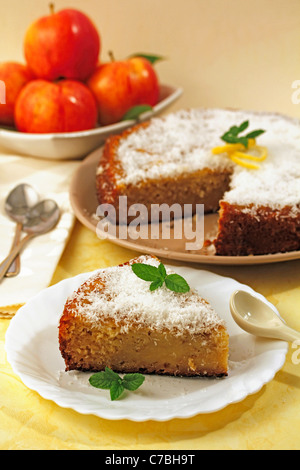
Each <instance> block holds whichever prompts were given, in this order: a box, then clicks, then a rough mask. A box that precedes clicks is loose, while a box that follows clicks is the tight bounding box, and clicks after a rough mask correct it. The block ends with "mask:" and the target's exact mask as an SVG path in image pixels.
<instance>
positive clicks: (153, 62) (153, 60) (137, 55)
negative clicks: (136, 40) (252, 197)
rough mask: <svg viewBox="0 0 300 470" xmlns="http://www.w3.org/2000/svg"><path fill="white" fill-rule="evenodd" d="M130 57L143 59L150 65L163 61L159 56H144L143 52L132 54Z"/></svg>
mask: <svg viewBox="0 0 300 470" xmlns="http://www.w3.org/2000/svg"><path fill="white" fill-rule="evenodd" d="M130 57H143V58H144V59H147V60H149V62H151V64H155V62H158V61H159V60H164V59H165V58H164V57H163V56H161V55H156V54H145V53H144V52H138V53H136V54H132V55H131V56H130Z"/></svg>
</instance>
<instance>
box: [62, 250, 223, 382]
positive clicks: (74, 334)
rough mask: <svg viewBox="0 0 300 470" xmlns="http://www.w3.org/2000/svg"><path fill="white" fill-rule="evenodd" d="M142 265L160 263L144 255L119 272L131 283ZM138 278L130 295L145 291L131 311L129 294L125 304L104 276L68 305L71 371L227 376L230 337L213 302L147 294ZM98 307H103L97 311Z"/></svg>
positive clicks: (65, 325) (66, 348) (66, 342)
mask: <svg viewBox="0 0 300 470" xmlns="http://www.w3.org/2000/svg"><path fill="white" fill-rule="evenodd" d="M141 261H143V262H146V263H154V265H155V264H156V263H157V262H158V261H157V260H156V258H154V257H150V256H143V257H139V258H137V259H135V260H132V261H131V262H129V263H126V264H125V265H121V266H120V267H118V269H119V270H124V276H126V277H127V278H128V275H129V279H128V282H129V283H130V274H131V273H130V271H131V270H128V269H127V268H128V266H130V264H132V263H134V262H141ZM125 269H126V271H125ZM116 271H117V273H118V274H119V272H118V270H115V271H114V272H116ZM122 276H123V274H122ZM122 276H121V277H122ZM133 276H135V275H134V274H133ZM135 278H136V276H135V277H132V279H134V283H135V286H133V285H130V286H129V290H132V289H135V290H137V291H138V290H139V286H142V291H141V292H140V293H139V294H138V295H135V296H133V297H134V298H133V299H132V309H131V311H129V310H128V305H130V300H129V299H128V303H127V304H126V302H125V304H124V300H123V299H124V297H125V296H124V293H122V294H121V293H120V297H121V298H120V299H116V298H115V299H113V297H114V296H115V295H118V294H116V293H115V292H113V291H111V288H109V289H107V278H106V274H105V272H104V271H103V272H101V273H100V274H99V275H98V276H96V277H95V278H94V279H92V280H91V279H90V280H88V281H87V282H86V283H84V284H83V285H82V286H81V287H80V288H79V290H78V291H77V292H76V293H75V294H74V295H73V296H72V297H71V298H70V299H69V300H68V301H67V303H66V305H65V308H64V312H63V315H62V317H61V319H60V325H59V344H60V351H61V353H62V356H63V358H64V360H65V364H66V370H81V371H100V370H103V369H104V368H105V367H106V366H107V367H110V368H111V369H113V370H115V371H117V372H142V373H156V374H167V375H179V376H225V375H227V373H228V349H229V337H228V332H227V330H226V326H225V324H224V322H223V321H222V320H221V319H220V318H219V317H218V316H217V314H216V313H215V312H214V310H213V309H212V307H211V306H210V305H209V303H208V302H206V301H205V300H204V299H202V298H201V297H200V296H199V295H198V294H197V293H194V292H192V293H189V294H175V293H171V292H167V289H166V288H165V290H162V291H161V292H157V293H155V292H152V293H151V292H150V291H149V292H146V290H145V289H146V288H147V290H149V286H148V283H146V282H145V281H143V280H140V279H138V278H136V279H135ZM114 285H115V284H114ZM97 297H98V300H95V299H97ZM100 297H101V301H99V298H100ZM143 297H144V300H143ZM91 299H93V300H94V305H92V304H91ZM137 299H140V302H141V303H140V310H139V306H138V304H137V303H135V301H136V300H137ZM95 302H96V304H97V302H99V303H98V304H97V306H95ZM168 302H170V308H171V309H172V307H175V308H176V309H177V312H176V314H174V312H172V311H168V309H167V308H166V305H167V303H168ZM110 303H111V305H110ZM122 303H123V305H124V311H123V312H122V309H120V310H119V311H118V308H119V305H122ZM105 304H106V305H105ZM101 307H102V308H103V309H104V310H105V312H104V311H101ZM160 308H162V311H161V313H160ZM151 309H152V310H151ZM91 311H92V314H91ZM198 312H201V313H198ZM185 314H186V315H187V318H184V315H185ZM164 317H165V320H164Z"/></svg>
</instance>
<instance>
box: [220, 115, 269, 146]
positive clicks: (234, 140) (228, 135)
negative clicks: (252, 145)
mask: <svg viewBox="0 0 300 470" xmlns="http://www.w3.org/2000/svg"><path fill="white" fill-rule="evenodd" d="M248 127H249V121H244V122H242V124H240V126H232V127H230V129H229V130H228V131H227V132H225V134H223V135H222V137H221V139H222V140H224V142H227V143H229V144H242V145H244V147H246V148H248V145H249V139H255V138H256V137H258V136H260V135H261V134H263V133H264V132H266V131H264V130H262V129H257V130H255V131H252V132H249V133H248V134H246V135H244V136H239V134H240V133H241V132H243V131H245V130H246V129H247V128H248Z"/></svg>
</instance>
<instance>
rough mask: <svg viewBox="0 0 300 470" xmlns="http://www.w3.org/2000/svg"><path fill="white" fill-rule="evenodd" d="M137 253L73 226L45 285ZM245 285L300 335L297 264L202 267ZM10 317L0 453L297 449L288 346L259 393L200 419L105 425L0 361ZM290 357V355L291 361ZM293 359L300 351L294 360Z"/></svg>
mask: <svg viewBox="0 0 300 470" xmlns="http://www.w3.org/2000/svg"><path fill="white" fill-rule="evenodd" d="M134 255H136V253H133V252H132V251H128V250H126V249H123V248H121V247H118V246H116V245H114V244H112V243H110V242H108V241H103V240H102V241H100V240H99V239H98V238H97V237H96V235H95V234H94V233H92V232H91V231H89V230H87V229H86V228H85V227H83V226H82V225H81V224H80V223H79V222H77V223H76V225H75V227H74V230H73V233H72V236H71V238H70V241H69V243H68V245H67V247H66V249H65V251H64V254H63V256H62V258H61V260H60V263H59V265H58V267H57V269H56V272H55V274H54V277H53V279H52V284H54V283H56V282H58V281H60V280H61V279H64V278H66V277H71V276H74V275H76V274H78V273H81V272H84V271H92V270H94V269H97V268H100V267H106V266H110V265H114V264H118V263H120V262H124V261H126V260H128V259H130V258H132V257H133V256H134ZM200 267H201V269H208V270H210V271H213V272H215V273H218V274H221V275H225V276H230V277H232V278H235V279H237V280H238V281H240V282H243V283H246V284H248V285H250V286H251V287H253V288H254V289H256V290H257V291H259V292H261V293H262V294H263V295H265V296H266V297H267V298H268V300H270V301H271V302H273V303H274V304H275V305H276V307H277V308H278V310H279V312H280V313H281V315H282V317H283V318H284V319H285V320H286V321H287V322H288V323H289V324H290V326H292V327H293V328H296V329H298V330H300V261H292V262H286V263H278V264H273V265H264V266H250V267H242V266H240V267H234V266H233V267H226V266H223V267H208V266H200ZM9 321H10V320H9V319H1V320H0V398H1V401H0V449H2V450H3V449H10V450H23V449H33V450H36V449H42V450H55V449H60V450H88V449H91V450H92V449H93V450H95V449H96V450H98V449H106V450H114V449H118V450H121V449H122V450H123V449H125V450H135V449H138V450H140V449H150V450H163V449H164V450H187V449H193V450H196V449H299V447H300V364H297V363H296V362H297V361H295V360H294V358H295V349H292V348H290V351H289V353H288V356H287V360H286V363H285V365H284V367H283V368H282V370H280V371H279V372H278V373H277V374H276V376H275V378H274V379H273V380H272V381H271V382H270V383H268V384H267V385H266V386H264V387H263V388H262V390H260V391H259V392H258V393H256V394H254V395H252V396H248V397H247V398H246V399H245V400H243V401H242V402H240V403H237V404H233V405H230V406H228V407H226V408H225V409H223V410H221V411H219V412H216V413H212V414H207V415H198V416H195V417H193V418H190V419H184V420H182V419H174V420H171V421H169V422H164V423H159V422H154V421H149V422H145V423H135V422H130V421H126V420H124V421H108V420H104V419H101V418H98V417H95V416H85V415H81V414H79V413H77V412H75V411H72V410H67V409H63V408H60V407H59V406H57V405H56V404H54V403H52V402H51V401H48V400H45V399H43V398H41V397H40V396H39V395H38V394H37V393H36V392H33V391H31V390H29V389H27V388H26V387H25V386H24V385H23V383H22V382H21V380H20V379H19V377H17V376H16V375H15V374H14V373H13V372H12V369H11V367H10V365H9V363H8V362H7V360H6V355H5V349H4V340H5V332H6V330H7V328H8V325H9ZM293 354H294V355H293ZM297 357H298V358H299V359H300V353H299V354H298V356H297Z"/></svg>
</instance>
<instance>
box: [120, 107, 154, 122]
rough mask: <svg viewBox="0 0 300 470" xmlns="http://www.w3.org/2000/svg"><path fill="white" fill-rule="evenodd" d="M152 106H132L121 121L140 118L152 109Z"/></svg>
mask: <svg viewBox="0 0 300 470" xmlns="http://www.w3.org/2000/svg"><path fill="white" fill-rule="evenodd" d="M152 109H153V108H152V106H150V105H149V104H139V105H137V106H133V107H132V108H130V109H129V110H128V111H127V112H126V113H125V114H124V116H123V117H122V119H121V121H127V120H128V119H138V117H139V116H140V115H141V114H143V113H145V112H146V111H152Z"/></svg>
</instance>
